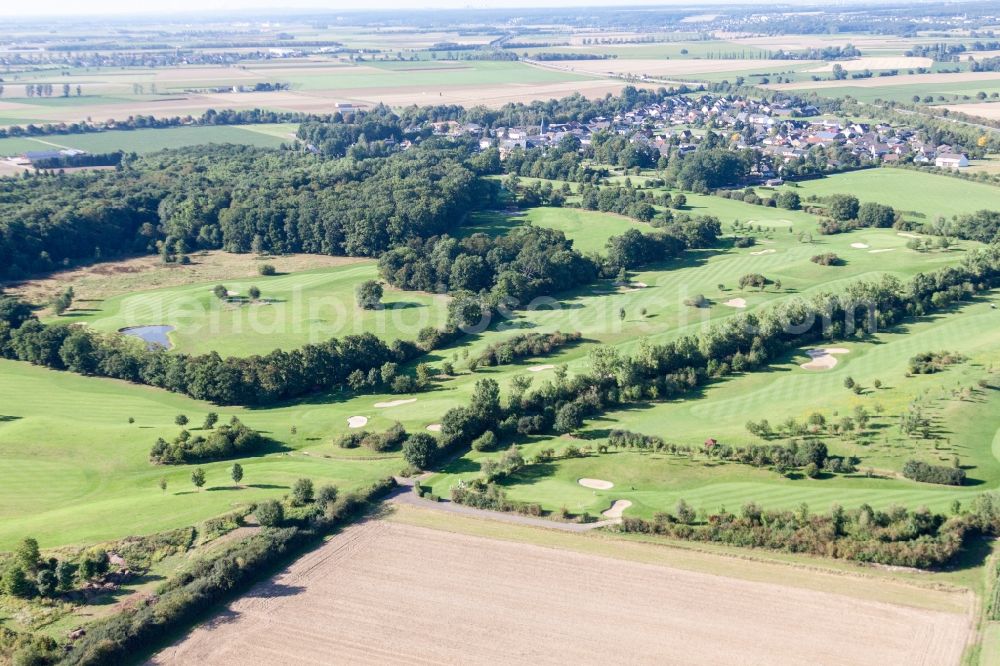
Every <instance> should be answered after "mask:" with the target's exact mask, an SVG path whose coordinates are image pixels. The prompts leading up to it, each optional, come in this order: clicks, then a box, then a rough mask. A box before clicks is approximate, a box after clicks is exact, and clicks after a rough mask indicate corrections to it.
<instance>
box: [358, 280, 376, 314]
mask: <svg viewBox="0 0 1000 666" xmlns="http://www.w3.org/2000/svg"><path fill="white" fill-rule="evenodd" d="M355 296H356V297H357V300H358V305H359V306H360V307H362V308H363V309H365V310H377V309H378V307H379V305H380V304H381V302H382V284H381V283H380V282H377V281H375V280H365V281H364V282H362V283H361V284H359V285H358V288H357V290H356V292H355Z"/></svg>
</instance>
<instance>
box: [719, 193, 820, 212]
mask: <svg viewBox="0 0 1000 666" xmlns="http://www.w3.org/2000/svg"><path fill="white" fill-rule="evenodd" d="M714 194H715V196H717V197H722V198H723V199H732V200H734V201H742V202H743V203H748V204H754V205H757V206H765V207H769V208H784V209H785V210H798V209H799V208H801V207H802V199H801V198H800V197H799V194H798V192H796V191H795V190H781V191H779V192H778V193H777V194H775V195H774V196H771V197H761V196H760V195H758V194H757V190H755V189H754V188H752V187H748V188H746V189H743V190H716V191H715V192H714Z"/></svg>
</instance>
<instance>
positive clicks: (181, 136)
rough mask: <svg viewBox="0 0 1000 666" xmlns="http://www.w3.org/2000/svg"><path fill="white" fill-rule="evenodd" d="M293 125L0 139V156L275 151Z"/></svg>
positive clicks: (288, 140)
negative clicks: (230, 147)
mask: <svg viewBox="0 0 1000 666" xmlns="http://www.w3.org/2000/svg"><path fill="white" fill-rule="evenodd" d="M297 129H298V126H297V125H294V124H264V125H234V126H227V125H218V126H214V127H166V128H162V129H137V130H110V131H105V132H99V133H94V134H58V135H53V136H44V137H38V138H34V137H25V138H7V139H0V156H16V155H20V154H22V153H25V152H29V151H39V150H58V149H61V148H75V149H77V150H85V151H87V152H88V153H112V152H115V151H119V150H121V151H124V152H126V153H140V154H141V153H152V152H156V151H158V150H164V149H168V148H184V147H186V146H197V145H203V144H208V143H235V144H242V145H248V146H259V147H262V148H278V147H280V146H281V145H282V144H288V143H292V142H293V141H294V140H295V131H296V130H297Z"/></svg>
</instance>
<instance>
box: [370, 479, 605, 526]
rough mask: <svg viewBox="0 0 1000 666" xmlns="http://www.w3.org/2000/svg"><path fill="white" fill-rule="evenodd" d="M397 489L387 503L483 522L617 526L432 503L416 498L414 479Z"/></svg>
mask: <svg viewBox="0 0 1000 666" xmlns="http://www.w3.org/2000/svg"><path fill="white" fill-rule="evenodd" d="M396 483H397V484H398V487H397V488H396V489H395V490H394V491H392V493H390V494H389V496H388V497H387V498H386V500H387V501H389V502H392V503H394V504H409V505H411V506H416V507H419V508H421V509H430V510H432V511H444V512H446V513H456V514H459V515H462V516H471V517H473V518H483V519H485V520H495V521H497V522H501V523H513V524H516V525H528V526H530V527H542V528H545V529H550V530H562V531H564V532H589V531H590V530H594V529H597V528H599V527H608V526H610V525H617V524H618V523H620V522H621V520H620V519H614V520H599V521H597V522H594V523H561V522H559V521H556V520H546V519H545V518H534V517H532V516H523V515H521V514H519V513H503V512H501V511H487V510H486V509H476V508H474V507H471V506H464V505H462V504H455V503H454V502H452V501H450V500H446V499H442V500H441V501H439V502H432V501H430V500H426V499H424V498H422V497H419V496H417V494H416V493H415V492H413V484H414V479H408V478H403V477H396Z"/></svg>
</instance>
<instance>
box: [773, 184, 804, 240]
mask: <svg viewBox="0 0 1000 666" xmlns="http://www.w3.org/2000/svg"><path fill="white" fill-rule="evenodd" d="M775 203H776V204H777V205H778V208H784V209H785V210H798V209H799V207H800V206H801V205H802V201H801V199H800V198H799V195H798V193H797V192H793V191H792V190H783V191H781V192H779V193H778V196H777V197H775ZM789 230H791V227H789Z"/></svg>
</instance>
